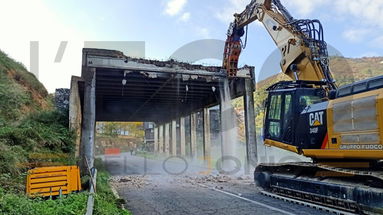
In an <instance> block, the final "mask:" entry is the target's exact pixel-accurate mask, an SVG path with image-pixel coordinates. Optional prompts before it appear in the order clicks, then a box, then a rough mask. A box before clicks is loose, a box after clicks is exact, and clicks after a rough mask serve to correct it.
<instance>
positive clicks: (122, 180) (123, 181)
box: [109, 175, 149, 188]
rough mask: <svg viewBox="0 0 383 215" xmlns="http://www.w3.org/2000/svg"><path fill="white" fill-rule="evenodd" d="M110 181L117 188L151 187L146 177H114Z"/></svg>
mask: <svg viewBox="0 0 383 215" xmlns="http://www.w3.org/2000/svg"><path fill="white" fill-rule="evenodd" d="M109 180H110V184H111V185H112V186H114V187H116V188H119V187H128V188H141V187H144V186H146V185H149V183H148V182H147V180H146V177H145V176H132V175H130V176H112V177H111V178H110V179H109Z"/></svg>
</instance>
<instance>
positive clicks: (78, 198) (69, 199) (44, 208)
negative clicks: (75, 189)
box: [0, 188, 88, 215]
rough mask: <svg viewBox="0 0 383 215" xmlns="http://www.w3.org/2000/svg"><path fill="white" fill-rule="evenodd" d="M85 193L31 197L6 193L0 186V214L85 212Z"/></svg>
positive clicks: (27, 214)
mask: <svg viewBox="0 0 383 215" xmlns="http://www.w3.org/2000/svg"><path fill="white" fill-rule="evenodd" d="M87 196H88V195H87V193H85V192H83V193H77V194H70V195H67V196H63V197H62V198H58V199H55V200H52V199H47V200H44V199H40V198H36V199H31V198H28V197H27V196H25V195H17V194H13V193H6V192H4V190H3V189H2V188H0V214H10V215H11V214H12V215H13V214H14V215H19V214H23V215H35V214H39V215H51V214H56V215H61V214H62V215H66V214H85V211H86V202H87Z"/></svg>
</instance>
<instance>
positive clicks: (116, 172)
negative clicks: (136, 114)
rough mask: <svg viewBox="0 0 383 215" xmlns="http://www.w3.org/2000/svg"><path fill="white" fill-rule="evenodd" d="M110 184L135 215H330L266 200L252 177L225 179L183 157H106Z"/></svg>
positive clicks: (291, 204)
mask: <svg viewBox="0 0 383 215" xmlns="http://www.w3.org/2000/svg"><path fill="white" fill-rule="evenodd" d="M102 159H103V160H104V163H105V164H106V165H107V169H108V170H109V172H110V173H111V174H112V182H111V183H112V185H113V186H114V187H115V188H116V190H117V191H118V193H119V195H120V196H121V198H123V199H124V200H125V201H126V204H125V206H126V208H128V209H129V210H131V211H132V212H133V214H134V215H140V214H142V215H150V214H183V215H186V214H223V215H225V214H230V215H231V214H263V215H277V214H278V215H279V214H282V215H291V214H298V215H299V214H302V215H303V214H311V215H316V214H318V215H320V214H329V213H326V212H324V211H320V210H317V209H314V208H310V207H306V206H302V205H298V204H294V203H290V202H285V201H282V200H279V199H274V198H270V197H267V196H264V195H262V194H261V193H260V191H259V190H258V189H257V188H256V186H255V185H254V183H253V180H252V178H251V177H250V176H224V175H217V173H216V172H214V171H212V172H209V171H207V169H206V168H204V167H202V166H201V165H198V164H193V165H192V164H189V163H187V164H186V163H185V162H187V161H183V160H182V159H180V158H171V159H168V160H158V159H156V160H152V159H147V158H143V157H139V156H132V155H129V154H121V155H120V156H107V157H102Z"/></svg>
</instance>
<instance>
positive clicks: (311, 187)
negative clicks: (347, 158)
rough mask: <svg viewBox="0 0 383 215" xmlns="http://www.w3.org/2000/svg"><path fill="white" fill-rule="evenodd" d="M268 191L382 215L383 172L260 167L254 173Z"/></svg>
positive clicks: (310, 165)
mask: <svg viewBox="0 0 383 215" xmlns="http://www.w3.org/2000/svg"><path fill="white" fill-rule="evenodd" d="M254 179H255V182H256V184H257V185H258V186H260V187H261V188H262V189H264V190H265V191H267V192H271V193H274V194H277V195H280V196H284V197H289V198H294V199H297V200H300V201H304V202H309V203H314V204H317V205H322V206H325V207H330V208H334V209H337V210H342V211H345V212H347V213H354V214H383V171H381V170H376V171H375V170H374V171H366V170H363V169H346V168H338V167H331V166H327V165H322V164H316V163H308V162H307V163H306V162H302V163H285V164H260V165H258V166H257V168H256V170H255V172H254Z"/></svg>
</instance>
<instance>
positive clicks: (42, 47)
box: [0, 0, 86, 92]
mask: <svg viewBox="0 0 383 215" xmlns="http://www.w3.org/2000/svg"><path fill="white" fill-rule="evenodd" d="M21 5H22V7H21ZM15 11H17V13H15ZM20 14H22V16H21V15H20ZM26 17H27V18H26ZM0 20H3V22H2V26H1V27H2V29H3V33H2V34H0V48H1V49H2V50H3V51H4V52H6V53H7V54H9V55H10V56H11V57H12V58H14V59H15V60H17V61H21V62H22V63H23V64H24V65H25V66H26V67H27V68H30V41H39V56H38V57H39V80H40V81H41V82H42V83H43V84H44V85H45V87H46V88H47V89H48V91H49V92H54V89H55V88H60V87H69V83H70V78H71V75H79V74H80V71H81V56H82V52H81V49H82V47H83V41H84V38H85V36H86V35H84V34H83V32H78V31H76V30H74V29H73V27H72V26H68V25H67V24H64V23H63V22H61V21H60V19H59V18H58V16H57V15H56V14H54V12H53V11H52V10H51V8H49V7H47V6H46V4H45V3H44V2H43V1H42V0H37V1H33V2H32V1H20V0H14V1H8V2H7V3H6V4H3V5H2V6H1V7H0ZM5 20H7V21H5ZM61 41H68V46H67V47H66V49H65V52H64V55H63V58H62V61H61V62H56V63H55V56H56V54H57V51H58V48H59V44H60V42H61ZM68 53H70V54H68Z"/></svg>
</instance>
